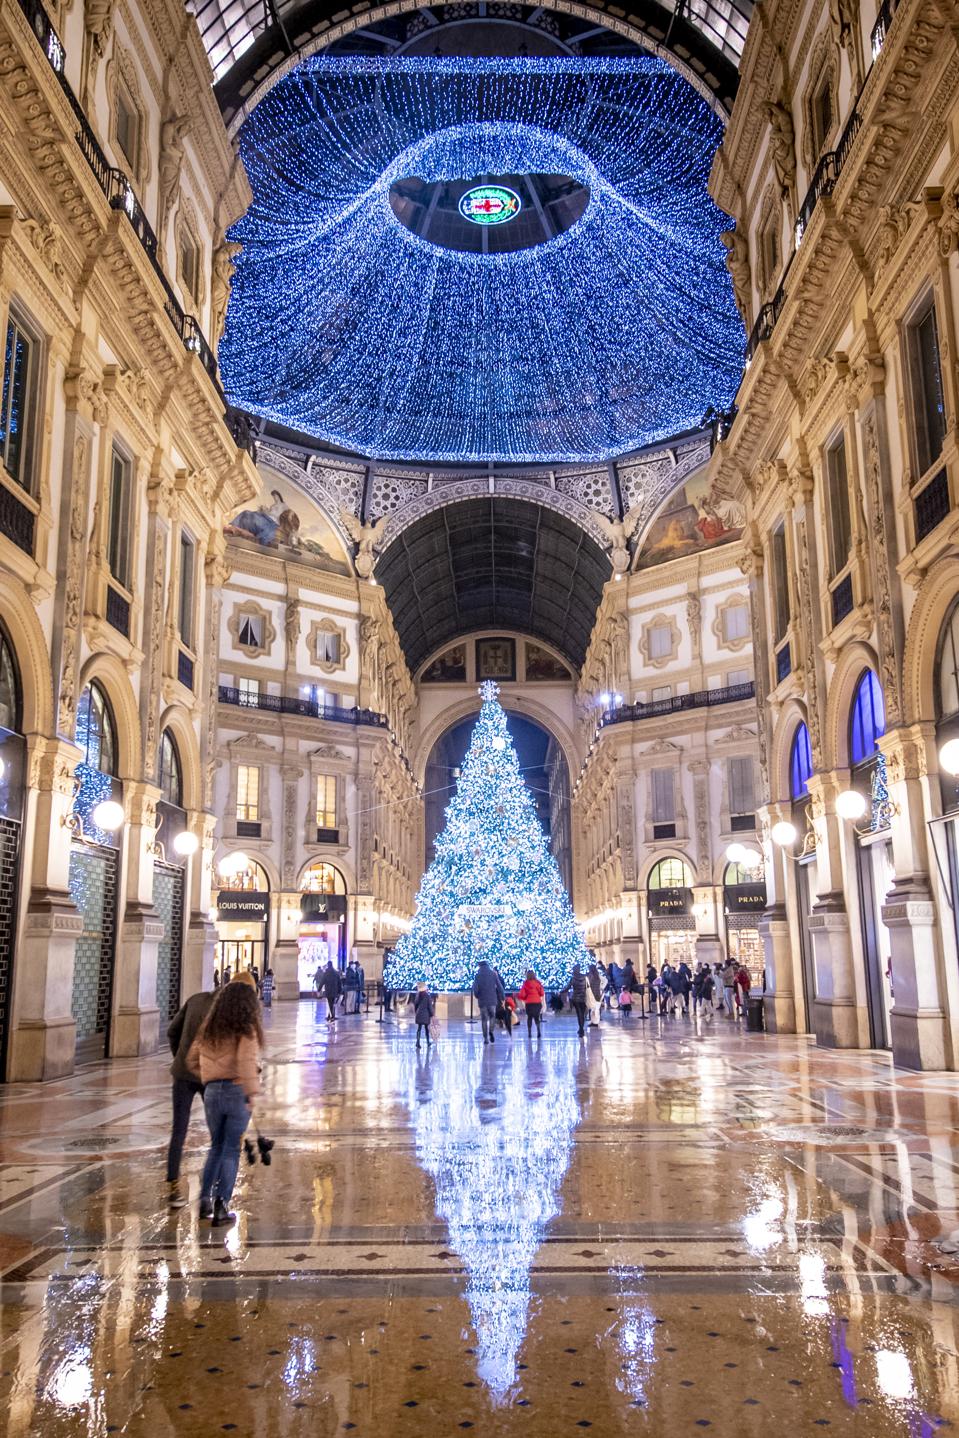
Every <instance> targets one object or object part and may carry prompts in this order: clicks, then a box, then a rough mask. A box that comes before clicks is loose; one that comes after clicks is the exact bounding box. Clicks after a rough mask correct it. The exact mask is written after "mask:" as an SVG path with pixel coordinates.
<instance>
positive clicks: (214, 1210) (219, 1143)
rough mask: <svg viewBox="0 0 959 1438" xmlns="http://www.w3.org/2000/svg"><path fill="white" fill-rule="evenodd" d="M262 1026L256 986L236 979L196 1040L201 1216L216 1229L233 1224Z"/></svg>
mask: <svg viewBox="0 0 959 1438" xmlns="http://www.w3.org/2000/svg"><path fill="white" fill-rule="evenodd" d="M262 1048H263V1028H262V1025H261V1023H260V1002H259V999H258V998H257V996H256V988H255V986H252V987H251V985H250V984H249V983H243V982H241V981H240V980H239V979H235V980H234V981H233V982H232V983H230V984H227V985H226V986H225V988H222V989H220V991H219V993H218V994H217V996H216V998H215V999H214V1000H213V1004H212V1006H211V1008H210V1012H209V1013H208V1014H207V1016H206V1018H205V1019H204V1021H203V1025H202V1027H201V1029H200V1032H199V1033H198V1035H197V1039H196V1050H197V1055H196V1056H197V1064H196V1067H197V1069H198V1071H199V1074H200V1082H201V1083H202V1084H203V1086H204V1087H203V1106H204V1108H205V1109H206V1121H207V1127H208V1128H209V1130H210V1152H209V1154H208V1155H207V1160H206V1165H205V1166H204V1169H203V1184H202V1187H201V1189H200V1217H201V1218H212V1220H213V1226H214V1228H218V1227H220V1226H222V1225H223V1224H228V1223H235V1222H236V1214H235V1213H231V1212H230V1211H229V1208H228V1204H229V1201H230V1197H231V1195H232V1193H233V1185H234V1184H235V1183H236V1173H237V1169H238V1168H239V1166H240V1144H241V1143H242V1141H243V1135H244V1133H245V1132H246V1128H247V1125H248V1123H249V1122H250V1112H251V1108H252V1105H253V1098H254V1096H255V1095H256V1094H258V1093H259V1091H260V1053H261V1051H262Z"/></svg>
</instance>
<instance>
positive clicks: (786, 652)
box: [776, 642, 793, 684]
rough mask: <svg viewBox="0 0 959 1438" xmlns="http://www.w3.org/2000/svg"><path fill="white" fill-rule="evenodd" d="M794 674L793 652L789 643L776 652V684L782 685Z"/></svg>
mask: <svg viewBox="0 0 959 1438" xmlns="http://www.w3.org/2000/svg"><path fill="white" fill-rule="evenodd" d="M792 672H793V656H792V650H791V649H790V647H789V644H788V642H787V643H786V644H784V645H783V647H782V648H781V649H778V650H777V651H776V683H777V684H781V683H782V682H783V680H784V679H788V678H789V676H790V674H791V673H792Z"/></svg>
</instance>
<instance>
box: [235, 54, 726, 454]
mask: <svg viewBox="0 0 959 1438" xmlns="http://www.w3.org/2000/svg"><path fill="white" fill-rule="evenodd" d="M721 135H722V126H721V123H720V121H719V119H718V118H717V117H716V116H715V115H714V114H713V112H712V111H711V110H710V109H709V107H708V105H707V104H706V102H705V101H704V100H703V99H702V97H701V96H700V95H699V94H698V93H697V92H696V91H695V90H694V89H693V87H692V86H691V85H690V84H689V83H688V81H687V80H685V79H684V78H683V77H682V76H681V75H679V74H678V73H677V72H676V71H675V70H673V69H672V68H671V67H670V66H669V65H668V64H667V63H666V62H665V61H661V60H659V59H656V58H654V57H652V56H649V57H639V58H635V59H619V58H606V59H578V58H575V57H563V58H557V59H476V58H471V57H454V58H448V57H437V58H419V59H413V58H401V59H377V58H370V57H362V56H344V57H326V56H314V57H312V58H310V59H308V60H305V61H304V62H303V63H302V64H301V65H299V66H298V67H297V68H296V69H295V70H293V71H292V72H291V73H290V74H289V75H287V76H285V77H284V78H283V79H282V80H281V81H280V82H279V83H278V84H277V85H276V86H274V88H273V89H272V90H270V91H269V93H268V94H267V95H266V96H265V97H264V99H263V100H261V101H260V103H259V104H258V105H257V106H256V108H255V110H254V111H253V113H252V114H251V115H250V117H249V118H248V119H247V121H246V122H245V124H244V126H243V128H242V130H241V132H240V148H241V152H242V157H243V161H244V164H245V166H246V170H247V174H248V175H249V178H250V182H251V185H252V188H253V203H252V205H251V207H250V209H249V211H248V213H247V214H246V216H245V217H244V218H243V219H242V220H241V221H240V222H239V223H238V224H237V225H236V226H235V227H234V228H233V230H232V232H231V236H232V238H234V239H236V240H238V241H240V242H241V243H242V246H243V249H242V252H241V253H240V255H239V256H238V259H237V266H236V274H235V276H234V278H233V291H232V297H231V301H230V308H229V314H228V320H227V326H226V332H225V334H224V337H223V340H222V341H221V345H220V350H219V360H220V367H221V374H222V377H223V382H224V385H225V387H226V391H227V394H228V396H229V399H230V401H231V403H232V404H234V405H237V406H240V407H242V408H245V409H248V410H251V411H253V412H254V413H256V414H259V415H262V416H264V417H266V418H268V419H272V420H275V421H277V422H279V423H280V424H283V425H286V426H290V427H292V428H295V429H299V430H301V431H305V432H307V433H309V434H311V435H314V436H316V437H318V438H319V439H321V440H323V441H325V442H327V443H332V444H335V445H337V446H340V447H343V448H346V449H349V450H353V451H358V452H359V453H361V454H364V455H367V456H371V457H373V458H380V459H390V460H414V461H422V460H429V461H459V462H463V461H481V460H482V461H489V460H510V461H539V462H542V461H555V462H559V461H579V460H602V459H609V458H612V457H614V456H616V455H619V454H622V453H625V452H627V451H629V450H632V449H635V448H638V447H640V446H642V445H645V444H650V443H653V442H655V441H657V440H660V439H662V438H664V437H666V436H669V435H672V434H676V433H678V432H680V431H682V430H684V429H688V428H692V427H694V426H696V425H698V424H699V422H700V421H701V418H702V416H703V414H704V412H705V411H706V410H707V409H709V408H710V407H712V408H713V409H714V410H725V409H727V408H728V407H729V405H730V404H731V403H732V400H733V397H734V395H735V393H736V389H737V387H738V384H739V381H740V378H741V375H742V361H743V353H744V343H743V331H742V325H741V322H740V319H739V316H738V314H737V311H736V307H735V303H734V300H733V293H732V285H731V282H730V279H729V275H728V273H727V271H726V267H725V250H724V247H723V245H722V244H721V242H720V239H719V236H720V233H721V232H722V231H723V230H724V229H727V228H728V227H729V225H730V221H729V220H728V219H727V217H726V216H725V215H724V214H723V213H722V212H721V211H720V210H719V209H718V208H717V207H716V206H715V205H714V204H713V202H712V200H711V199H710V198H709V195H708V194H707V190H706V180H707V176H708V173H709V169H710V165H711V163H712V159H713V155H714V153H715V151H716V148H717V145H718V143H719V141H720V138H721ZM527 174H562V175H568V176H569V177H570V178H571V179H574V180H576V181H577V182H578V183H579V184H581V185H583V186H585V187H587V188H588V190H589V192H590V194H589V203H588V204H587V206H586V209H585V210H584V212H583V214H582V215H581V217H580V218H579V219H578V220H577V221H576V222H575V223H574V224H573V225H572V226H571V227H570V228H569V229H567V230H566V231H565V232H564V233H562V234H559V235H555V236H553V237H552V238H547V239H544V240H543V242H542V243H540V244H536V245H533V246H531V247H529V248H525V249H520V250H511V251H509V252H507V253H495V254H481V253H475V252H469V251H463V250H452V249H448V248H446V247H443V246H440V245H438V244H434V243H432V242H431V241H430V240H429V239H428V238H424V237H422V236H420V235H417V234H414V233H412V232H411V231H410V230H409V229H407V228H406V227H405V226H404V225H403V224H401V223H400V221H399V220H398V219H397V217H396V215H395V214H394V213H393V210H392V207H391V205H390V203H389V191H390V187H391V185H393V184H394V183H395V182H396V181H398V180H401V179H404V178H409V177H418V178H420V179H422V180H424V181H425V182H428V183H435V182H440V181H443V182H446V181H452V180H460V181H462V180H466V181H474V180H475V182H476V184H477V185H478V184H480V183H482V182H483V181H484V180H488V179H489V177H491V176H501V175H527Z"/></svg>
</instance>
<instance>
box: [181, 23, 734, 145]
mask: <svg viewBox="0 0 959 1438" xmlns="http://www.w3.org/2000/svg"><path fill="white" fill-rule="evenodd" d="M186 3H187V8H188V10H190V12H191V13H192V14H194V15H195V17H196V21H197V24H198V26H199V30H200V34H201V37H202V39H203V44H204V46H205V48H206V52H207V55H208V56H209V59H210V64H211V66H212V68H213V77H214V81H215V85H216V92H217V97H218V99H219V101H220V105H221V108H222V109H223V112H224V116H225V118H226V119H227V121H228V122H230V121H235V122H238V121H239V120H241V119H242V118H243V116H244V115H245V114H246V113H248V112H249V109H250V108H251V107H252V104H253V103H255V101H256V100H257V99H259V98H260V97H261V96H262V94H263V92H264V88H265V87H268V86H269V84H270V83H271V80H272V78H274V77H275V76H277V75H279V74H281V73H283V72H284V71H285V70H286V69H288V68H289V65H290V63H291V61H293V62H295V60H296V58H297V57H303V56H307V55H311V54H314V53H316V52H317V50H319V49H323V50H324V51H327V52H328V53H330V54H343V53H351V54H363V55H376V56H381V57H385V56H398V55H431V56H437V55H454V54H466V55H475V56H479V55H487V56H491V55H500V56H527V55H528V56H535V55H556V54H567V55H575V56H581V57H589V56H597V55H628V54H635V53H636V49H637V45H639V46H641V47H642V48H646V49H650V50H652V51H653V52H654V53H657V54H661V55H663V56H664V57H666V58H671V59H672V60H673V61H674V62H675V63H676V64H677V65H678V66H679V68H680V69H682V71H683V73H685V74H686V76H687V78H689V79H691V80H693V82H694V83H699V84H701V86H702V88H703V90H704V92H706V93H708V94H709V95H710V96H711V97H713V98H714V99H715V101H716V102H717V103H718V105H719V107H720V108H721V109H722V110H725V111H726V112H728V110H729V109H730V107H731V105H732V100H733V98H734V96H735V91H736V81H737V71H738V67H739V61H740V59H741V57H742V53H743V46H744V45H745V42H746V31H747V27H748V25H749V20H750V17H751V15H752V11H753V3H754V0H636V4H635V9H632V10H630V11H628V12H627V13H626V15H625V18H624V12H623V10H622V9H620V8H619V7H618V6H616V4H615V0H591V3H590V5H589V11H593V12H595V17H596V18H595V20H594V19H593V18H592V16H591V15H590V14H589V13H588V12H585V13H584V8H583V7H580V6H577V7H576V9H577V11H578V14H576V15H573V14H565V13H563V12H562V11H560V10H553V9H550V8H549V7H548V6H544V5H521V4H508V3H502V0H472V3H470V0H466V3H458V4H455V5H453V4H451V5H442V4H437V5H434V6H426V5H421V6H416V5H415V4H414V3H413V0H409V3H408V6H407V5H406V4H404V5H403V8H401V9H399V11H398V12H397V7H396V6H395V5H387V4H383V5H382V6H374V7H372V8H370V9H368V10H366V11H365V12H364V14H363V15H362V17H360V16H353V15H351V14H350V13H349V12H348V11H347V10H346V9H344V8H343V7H340V6H338V5H336V4H332V3H330V0H186ZM607 12H608V15H609V19H608V21H607V20H606V18H605V17H606V14H607Z"/></svg>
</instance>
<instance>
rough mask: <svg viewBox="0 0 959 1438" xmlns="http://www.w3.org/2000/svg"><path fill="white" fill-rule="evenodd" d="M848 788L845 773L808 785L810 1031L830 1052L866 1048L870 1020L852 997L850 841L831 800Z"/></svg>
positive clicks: (819, 776) (827, 775) (820, 777)
mask: <svg viewBox="0 0 959 1438" xmlns="http://www.w3.org/2000/svg"><path fill="white" fill-rule="evenodd" d="M847 787H848V774H845V773H837V772H831V773H829V772H827V773H824V774H814V775H813V777H812V778H811V779H810V781H809V793H810V796H811V799H812V818H813V827H814V828H815V831H816V887H817V893H816V899H815V902H814V903H813V906H812V913H811V915H810V918H809V934H810V938H811V941H812V949H813V962H814V967H815V973H816V993H815V995H814V997H813V1005H812V1008H813V1026H814V1028H815V1031H816V1038H817V1039H818V1041H819V1042H820V1043H821V1044H824V1045H826V1046H827V1047H829V1048H867V1047H868V1045H869V1020H868V1014H867V1011H866V1008H865V1005H864V1003H861V1002H859V995H857V992H856V976H855V965H854V959H853V949H852V941H851V935H850V931H849V915H848V912H847V908H846V889H845V888H844V884H843V846H844V845H845V844H846V843H847V842H849V841H848V835H847V834H846V833H845V832H844V828H843V822H842V820H841V819H840V818H839V816H838V814H837V813H836V795H837V794H839V793H840V792H841V791H842V790H843V789H845V788H847ZM857 912H858V906H857Z"/></svg>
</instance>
